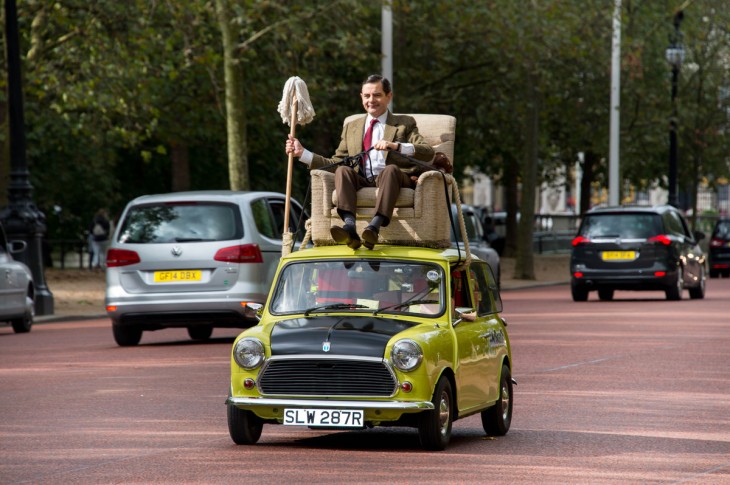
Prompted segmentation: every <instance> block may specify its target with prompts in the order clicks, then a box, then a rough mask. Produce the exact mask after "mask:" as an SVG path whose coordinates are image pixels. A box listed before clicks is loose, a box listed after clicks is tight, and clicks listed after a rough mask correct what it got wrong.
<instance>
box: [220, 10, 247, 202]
mask: <svg viewBox="0 0 730 485" xmlns="http://www.w3.org/2000/svg"><path fill="white" fill-rule="evenodd" d="M215 11H216V15H217V16H218V24H219V25H220V29H221V37H222V40H223V69H224V77H225V84H226V131H227V135H228V137H227V139H228V178H229V184H230V186H231V190H249V189H250V185H249V178H248V145H247V141H246V109H245V106H244V99H243V83H244V79H243V68H242V66H241V64H240V62H239V61H238V60H237V59H236V57H235V50H236V38H237V37H236V30H235V27H234V25H232V23H231V20H232V16H231V11H230V8H229V4H228V0H215Z"/></svg>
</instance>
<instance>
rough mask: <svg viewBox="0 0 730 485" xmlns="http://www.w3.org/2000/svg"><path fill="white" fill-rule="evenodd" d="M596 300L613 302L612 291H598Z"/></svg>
mask: <svg viewBox="0 0 730 485" xmlns="http://www.w3.org/2000/svg"><path fill="white" fill-rule="evenodd" d="M598 298H599V299H600V300H603V301H611V300H613V289H610V288H608V289H606V288H604V289H601V290H598Z"/></svg>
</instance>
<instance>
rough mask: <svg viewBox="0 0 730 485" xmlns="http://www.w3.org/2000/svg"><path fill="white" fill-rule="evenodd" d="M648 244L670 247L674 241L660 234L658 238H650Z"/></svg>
mask: <svg viewBox="0 0 730 485" xmlns="http://www.w3.org/2000/svg"><path fill="white" fill-rule="evenodd" d="M647 242H650V243H652V242H653V243H657V244H664V245H665V246H669V245H670V244H672V240H671V239H669V238H668V237H667V236H665V235H664V234H659V235H658V236H654V237H650V238H649V239H647Z"/></svg>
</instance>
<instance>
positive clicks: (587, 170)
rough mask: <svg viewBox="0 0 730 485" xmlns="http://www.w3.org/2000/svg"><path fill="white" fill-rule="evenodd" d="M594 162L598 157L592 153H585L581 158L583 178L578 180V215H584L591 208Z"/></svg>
mask: <svg viewBox="0 0 730 485" xmlns="http://www.w3.org/2000/svg"><path fill="white" fill-rule="evenodd" d="M596 160H598V155H596V153H595V152H592V151H587V152H586V153H585V157H584V158H583V167H582V168H583V177H582V178H581V179H580V210H579V212H578V213H579V214H580V215H583V214H585V213H586V212H587V211H588V209H590V208H591V184H592V183H593V168H594V167H595V166H596Z"/></svg>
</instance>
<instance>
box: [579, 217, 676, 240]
mask: <svg viewBox="0 0 730 485" xmlns="http://www.w3.org/2000/svg"><path fill="white" fill-rule="evenodd" d="M662 232H663V231H662V220H661V216H659V215H658V214H595V215H591V216H588V217H586V218H585V220H584V221H583V224H582V225H581V228H580V234H579V235H581V236H583V237H586V238H588V239H599V238H621V239H648V238H650V237H653V236H656V235H657V234H662Z"/></svg>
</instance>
